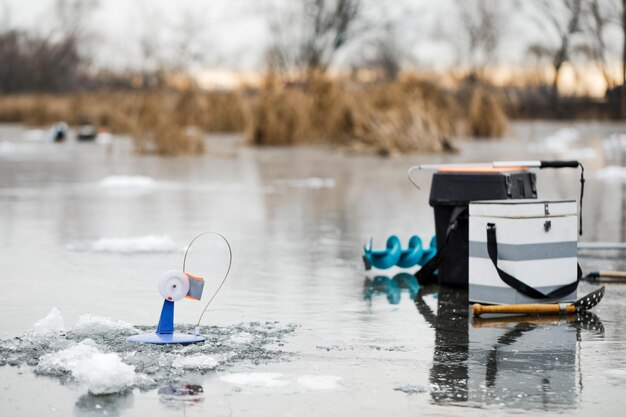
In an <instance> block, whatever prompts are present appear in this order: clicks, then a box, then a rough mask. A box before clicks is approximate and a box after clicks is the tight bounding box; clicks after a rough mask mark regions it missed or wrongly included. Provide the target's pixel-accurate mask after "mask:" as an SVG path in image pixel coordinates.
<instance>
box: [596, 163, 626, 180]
mask: <svg viewBox="0 0 626 417" xmlns="http://www.w3.org/2000/svg"><path fill="white" fill-rule="evenodd" d="M596 178H599V179H601V180H604V181H614V182H621V181H626V167H621V166H616V165H611V166H608V167H604V168H602V169H600V170H598V172H596Z"/></svg>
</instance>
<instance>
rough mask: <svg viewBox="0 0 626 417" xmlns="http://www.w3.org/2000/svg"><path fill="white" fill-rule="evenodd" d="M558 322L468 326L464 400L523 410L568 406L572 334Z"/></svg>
mask: <svg viewBox="0 0 626 417" xmlns="http://www.w3.org/2000/svg"><path fill="white" fill-rule="evenodd" d="M563 320H565V317H562V318H561V322H559V319H556V322H554V323H552V324H546V323H537V324H535V323H532V322H530V323H529V322H518V323H508V324H507V325H502V324H500V325H498V327H492V326H489V325H488V326H484V325H483V326H480V328H475V327H473V326H470V329H469V343H470V346H471V349H470V350H469V358H468V380H469V384H468V385H469V386H468V392H469V398H468V399H469V401H473V402H478V403H487V404H500V403H504V404H506V405H507V406H509V407H514V408H523V409H537V408H540V409H541V408H543V409H556V408H561V407H568V406H570V407H574V406H575V401H574V400H575V398H576V395H577V392H576V350H575V349H576V336H577V332H576V328H575V327H573V326H571V325H568V324H567V323H564V322H563ZM553 321H554V319H553Z"/></svg>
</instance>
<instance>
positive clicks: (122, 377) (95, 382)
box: [35, 339, 135, 395]
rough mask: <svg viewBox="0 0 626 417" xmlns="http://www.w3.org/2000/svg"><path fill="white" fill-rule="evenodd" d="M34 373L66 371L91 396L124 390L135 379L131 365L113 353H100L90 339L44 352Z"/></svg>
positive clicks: (61, 373) (53, 373)
mask: <svg viewBox="0 0 626 417" xmlns="http://www.w3.org/2000/svg"><path fill="white" fill-rule="evenodd" d="M35 372H37V373H39V374H42V375H63V374H66V373H69V374H71V375H72V377H74V378H75V379H76V380H77V381H79V382H80V383H83V384H85V385H87V387H88V389H89V392H90V393H92V394H94V395H103V394H113V393H117V392H122V391H125V390H127V389H128V388H129V387H131V386H132V385H133V384H134V381H135V367H134V366H131V365H127V364H125V363H124V362H122V360H121V359H120V357H119V356H118V355H117V354H115V353H102V352H101V351H100V350H99V349H98V348H97V347H96V344H95V342H94V341H93V340H91V339H85V340H83V341H82V342H80V343H78V344H76V345H74V346H72V347H69V348H67V349H64V350H61V351H58V352H54V353H49V354H46V355H44V356H43V357H42V358H41V360H40V361H39V364H38V365H37V367H36V368H35Z"/></svg>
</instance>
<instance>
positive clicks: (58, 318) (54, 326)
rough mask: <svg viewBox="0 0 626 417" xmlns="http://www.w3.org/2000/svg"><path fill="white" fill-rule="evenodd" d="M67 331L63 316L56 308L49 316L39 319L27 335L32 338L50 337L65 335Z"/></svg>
mask: <svg viewBox="0 0 626 417" xmlns="http://www.w3.org/2000/svg"><path fill="white" fill-rule="evenodd" d="M64 331H65V323H64V321H63V316H62V315H61V312H60V311H59V309H58V308H56V307H54V308H52V310H50V312H49V313H48V315H47V316H46V317H44V318H42V319H39V320H37V321H36V322H35V324H33V327H31V328H30V330H29V331H28V333H27V335H28V336H30V337H31V338H32V337H41V336H50V335H56V334H59V333H63V332H64Z"/></svg>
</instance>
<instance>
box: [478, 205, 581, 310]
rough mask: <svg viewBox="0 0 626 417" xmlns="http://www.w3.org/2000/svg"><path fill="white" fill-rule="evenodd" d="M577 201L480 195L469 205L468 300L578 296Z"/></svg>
mask: <svg viewBox="0 0 626 417" xmlns="http://www.w3.org/2000/svg"><path fill="white" fill-rule="evenodd" d="M577 232H578V224H577V208H576V201H574V200H563V201H538V200H517V201H513V200H510V201H476V202H472V203H470V205H469V301H470V302H480V303H486V304H525V303H538V302H539V303H540V302H554V301H555V300H560V301H574V300H576V287H577V285H578V279H579V269H578V264H577V248H576V244H577Z"/></svg>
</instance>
